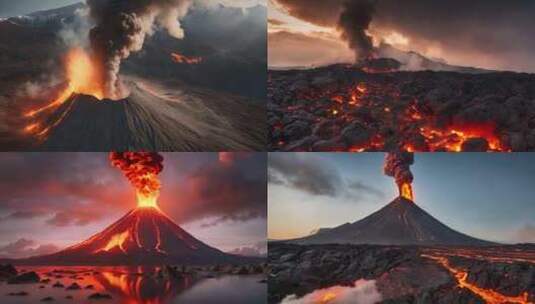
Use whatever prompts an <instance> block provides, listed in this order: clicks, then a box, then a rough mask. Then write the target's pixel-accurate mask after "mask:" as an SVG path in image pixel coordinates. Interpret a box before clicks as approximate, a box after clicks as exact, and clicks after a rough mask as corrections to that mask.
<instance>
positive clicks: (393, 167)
mask: <svg viewBox="0 0 535 304" xmlns="http://www.w3.org/2000/svg"><path fill="white" fill-rule="evenodd" d="M413 163H414V155H413V154H412V153H409V152H391V153H388V154H387V156H386V158H385V166H384V173H385V174H386V175H388V176H392V177H394V178H395V180H396V184H397V186H398V189H399V197H398V198H396V199H395V200H393V201H392V202H391V203H390V204H388V205H387V206H385V207H383V208H382V209H380V210H379V211H377V212H375V213H373V214H371V215H369V216H367V217H365V218H363V219H361V220H359V221H356V222H354V223H346V224H343V225H341V226H338V227H334V228H323V229H320V230H319V231H318V232H317V233H315V234H313V235H310V236H307V237H303V238H300V239H295V240H290V241H288V242H290V243H296V244H333V243H336V244H376V245H424V246H431V245H447V246H489V245H492V244H493V243H492V242H488V241H484V240H479V239H476V238H473V237H470V236H468V235H465V234H462V233H460V232H457V231H455V230H453V229H451V228H450V227H448V226H446V225H444V224H443V223H441V222H440V221H438V220H437V219H435V218H434V217H433V216H432V215H430V214H429V213H427V212H426V211H425V210H423V209H421V208H420V207H418V205H416V204H415V203H414V201H413V199H414V194H413V191H412V182H413V175H412V172H411V171H410V166H411V165H412V164H413Z"/></svg>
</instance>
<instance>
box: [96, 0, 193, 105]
mask: <svg viewBox="0 0 535 304" xmlns="http://www.w3.org/2000/svg"><path fill="white" fill-rule="evenodd" d="M190 3H191V1H190V0H136V1H126V0H87V5H88V6H89V8H90V16H91V18H92V19H93V21H94V22H95V23H96V26H95V27H93V28H92V29H91V31H90V33H89V39H90V43H91V48H92V50H93V52H94V55H95V56H96V59H97V62H100V63H101V64H102V66H101V67H100V68H101V69H100V70H101V71H102V73H103V74H104V75H103V77H102V78H103V79H104V82H105V85H106V88H105V90H106V95H107V97H110V98H120V97H122V96H123V95H124V94H125V92H124V89H123V88H122V87H121V85H120V82H119V79H118V74H119V70H120V68H121V61H122V60H123V59H126V58H128V57H129V56H130V54H131V53H133V52H137V51H140V50H141V49H142V47H143V43H144V41H145V37H146V36H147V35H151V34H152V33H153V27H154V25H155V24H157V25H159V26H161V27H163V28H165V29H167V31H168V32H169V34H170V35H171V36H173V37H176V38H179V39H180V38H183V37H184V31H183V30H182V28H181V26H180V22H179V19H180V18H182V17H183V16H184V15H185V14H186V13H187V10H188V8H189V6H190Z"/></svg>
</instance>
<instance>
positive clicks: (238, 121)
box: [27, 78, 266, 151]
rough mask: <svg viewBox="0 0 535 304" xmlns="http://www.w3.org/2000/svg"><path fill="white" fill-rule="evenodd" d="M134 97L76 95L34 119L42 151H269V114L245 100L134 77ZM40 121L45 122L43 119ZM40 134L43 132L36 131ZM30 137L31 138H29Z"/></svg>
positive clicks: (131, 94) (29, 122) (30, 122)
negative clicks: (109, 97) (266, 128)
mask: <svg viewBox="0 0 535 304" xmlns="http://www.w3.org/2000/svg"><path fill="white" fill-rule="evenodd" d="M127 85H128V87H129V88H131V92H130V95H129V96H128V97H127V98H125V99H122V100H115V101H114V100H102V101H99V100H97V99H96V98H94V97H92V96H87V95H77V94H74V95H72V96H71V98H69V99H68V100H67V101H66V102H65V103H64V104H62V105H61V106H60V107H58V108H56V109H54V110H53V111H52V113H44V114H42V115H41V116H44V117H32V118H31V119H30V120H28V121H27V124H28V125H31V124H34V123H36V121H37V122H38V123H39V124H40V125H43V126H46V128H50V130H49V131H48V132H45V133H44V134H40V135H35V134H34V135H35V136H36V141H37V142H38V144H37V147H36V149H38V150H43V151H112V150H113V151H126V150H145V151H220V150H225V151H227V150H228V151H257V150H263V149H264V147H265V138H266V130H265V110H264V108H263V107H262V106H260V105H258V104H254V103H250V102H247V101H245V100H244V99H243V98H241V97H237V96H232V95H228V94H222V93H215V92H210V91H208V90H206V89H202V90H201V89H193V88H191V87H188V88H187V89H186V90H179V89H171V87H181V86H180V85H167V86H163V85H161V84H154V83H150V82H148V81H145V80H141V79H138V78H130V79H129V80H128V81H127ZM39 119H41V121H39ZM37 133H41V132H39V131H37ZM30 136H31V135H30Z"/></svg>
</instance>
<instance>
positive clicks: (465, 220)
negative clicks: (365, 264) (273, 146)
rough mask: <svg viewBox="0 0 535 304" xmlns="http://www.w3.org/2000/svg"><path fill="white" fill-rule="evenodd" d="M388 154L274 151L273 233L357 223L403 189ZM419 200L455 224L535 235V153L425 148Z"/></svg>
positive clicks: (495, 237) (479, 232)
mask: <svg viewBox="0 0 535 304" xmlns="http://www.w3.org/2000/svg"><path fill="white" fill-rule="evenodd" d="M384 157H385V154H384V153H357V154H352V153H313V154H312V153H270V154H269V161H268V163H269V165H268V180H269V184H268V237H269V238H270V239H290V238H296V237H301V236H305V235H309V234H310V233H311V232H313V231H315V230H317V229H319V228H328V227H336V226H339V225H342V224H344V223H348V222H349V223H353V222H355V221H357V220H360V219H362V218H364V217H366V216H368V215H369V214H371V213H373V212H375V211H377V210H379V209H381V208H382V207H384V206H386V205H387V204H388V203H390V202H391V201H392V200H393V199H394V198H395V197H397V195H398V190H397V187H396V185H395V183H394V179H393V178H391V177H388V176H386V175H384V174H383V170H382V168H383V161H384ZM411 170H412V172H413V174H414V182H413V189H414V195H415V202H416V204H417V205H418V206H419V207H421V208H423V209H424V210H426V211H427V212H428V213H430V214H431V215H432V216H434V217H435V218H437V219H438V220H439V221H441V222H442V223H444V224H446V225H448V226H450V227H451V228H453V229H455V230H457V231H460V232H463V233H466V234H469V235H471V236H474V237H478V238H482V239H486V240H490V241H497V242H503V243H517V242H535V187H533V184H534V183H535V153H417V154H415V163H414V165H413V166H411Z"/></svg>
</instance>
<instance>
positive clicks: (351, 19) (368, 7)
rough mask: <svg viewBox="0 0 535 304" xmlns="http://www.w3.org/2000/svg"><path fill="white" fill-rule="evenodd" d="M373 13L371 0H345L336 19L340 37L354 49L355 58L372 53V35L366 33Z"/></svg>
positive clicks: (365, 56) (373, 8) (361, 57)
mask: <svg viewBox="0 0 535 304" xmlns="http://www.w3.org/2000/svg"><path fill="white" fill-rule="evenodd" d="M374 13H375V3H374V2H372V0H347V1H346V2H345V3H344V6H343V11H342V13H341V15H340V19H339V20H338V28H339V29H340V30H342V39H344V40H345V41H347V43H348V45H349V47H350V48H351V49H352V50H354V51H355V60H358V59H365V58H369V57H371V56H372V54H373V41H372V37H371V36H369V35H368V34H367V33H366V30H367V29H368V28H369V26H370V23H371V22H372V19H373V14H374Z"/></svg>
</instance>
